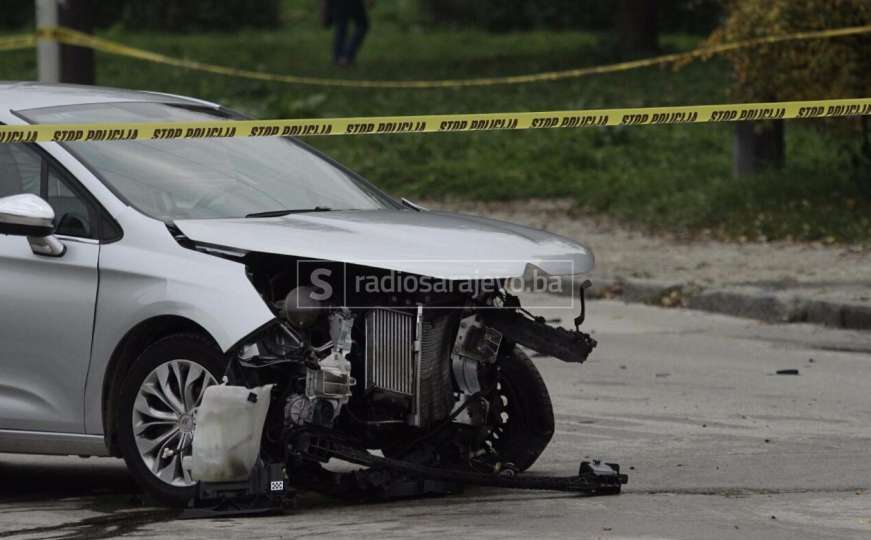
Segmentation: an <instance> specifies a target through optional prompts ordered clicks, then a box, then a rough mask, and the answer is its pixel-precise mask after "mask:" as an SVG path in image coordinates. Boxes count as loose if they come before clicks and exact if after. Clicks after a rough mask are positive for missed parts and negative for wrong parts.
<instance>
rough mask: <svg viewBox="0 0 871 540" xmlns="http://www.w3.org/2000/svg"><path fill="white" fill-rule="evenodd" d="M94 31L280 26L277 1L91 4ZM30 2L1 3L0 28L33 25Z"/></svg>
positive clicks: (115, 1) (142, 0)
mask: <svg viewBox="0 0 871 540" xmlns="http://www.w3.org/2000/svg"><path fill="white" fill-rule="evenodd" d="M90 3H91V4H92V7H91V12H92V13H93V17H94V23H95V24H96V26H97V27H109V26H112V25H116V24H121V25H123V26H125V27H126V28H130V29H155V30H162V31H168V32H182V31H191V30H213V31H214V30H236V29H239V28H240V27H241V28H272V27H276V26H278V25H279V24H280V17H279V12H280V7H281V3H282V2H281V0H112V1H98V0H91V1H90ZM34 12H35V9H34V2H33V0H3V9H2V10H0V28H7V29H22V28H24V27H27V26H31V25H33V19H34Z"/></svg>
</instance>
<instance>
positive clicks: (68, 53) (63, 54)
mask: <svg viewBox="0 0 871 540" xmlns="http://www.w3.org/2000/svg"><path fill="white" fill-rule="evenodd" d="M94 3H95V2H94V0H63V1H61V2H60V11H59V13H58V19H59V22H60V25H61V26H66V27H68V28H72V29H73V30H78V31H79V32H86V33H88V34H93V33H94V7H95V6H94ZM60 59H61V71H60V80H61V82H65V83H73V84H94V83H95V82H96V67H95V64H94V50H93V49H88V48H85V47H73V46H70V45H61V50H60Z"/></svg>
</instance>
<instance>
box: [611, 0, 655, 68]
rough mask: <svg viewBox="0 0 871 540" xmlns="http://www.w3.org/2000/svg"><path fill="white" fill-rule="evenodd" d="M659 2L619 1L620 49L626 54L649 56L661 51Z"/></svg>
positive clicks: (646, 0)
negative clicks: (658, 27)
mask: <svg viewBox="0 0 871 540" xmlns="http://www.w3.org/2000/svg"><path fill="white" fill-rule="evenodd" d="M658 13H659V6H658V0H619V4H618V6H617V21H616V23H617V24H616V27H617V39H618V47H619V48H620V50H621V51H622V52H623V53H624V54H629V55H634V56H638V55H647V54H652V53H656V52H658V51H659V31H658V29H657V16H658Z"/></svg>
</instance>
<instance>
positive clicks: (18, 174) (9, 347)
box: [0, 144, 100, 433]
mask: <svg viewBox="0 0 871 540" xmlns="http://www.w3.org/2000/svg"><path fill="white" fill-rule="evenodd" d="M17 193H33V194H36V195H39V196H41V197H42V198H43V199H45V200H46V201H48V202H49V204H51V205H52V207H53V208H54V210H55V224H56V234H57V236H58V237H59V238H60V239H61V241H62V242H63V243H64V245H65V246H66V253H65V254H64V255H63V256H61V257H46V256H41V255H35V254H34V253H33V251H32V250H31V248H30V245H29V243H28V241H27V238H24V237H20V236H3V235H0V430H26V431H41V432H54V433H83V432H84V389H85V379H86V376H87V372H88V363H89V361H90V353H91V338H92V334H93V326H94V310H95V307H96V299H97V284H98V268H97V263H98V259H99V253H100V244H99V241H98V240H97V238H98V235H97V234H95V232H96V231H95V230H94V229H95V228H96V227H95V225H96V223H98V221H99V218H98V217H97V216H98V215H99V214H98V213H97V208H96V207H95V204H94V203H93V202H92V200H91V199H90V198H89V197H87V196H86V195H85V194H84V193H83V190H82V188H81V187H80V186H79V185H78V184H77V183H76V182H74V181H73V180H72V179H71V178H69V177H68V176H65V174H64V173H63V172H62V171H61V170H60V169H59V167H57V166H56V165H54V164H53V162H51V161H50V160H49V159H48V158H47V157H46V156H44V155H43V154H42V153H41V152H40V151H38V150H37V149H35V148H33V147H30V146H28V145H22V144H0V197H5V196H8V195H14V194H17Z"/></svg>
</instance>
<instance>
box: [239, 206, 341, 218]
mask: <svg viewBox="0 0 871 540" xmlns="http://www.w3.org/2000/svg"><path fill="white" fill-rule="evenodd" d="M332 211H333V209H332V208H327V207H326V206H315V207H314V208H297V209H296V210H270V211H269V212H255V213H253V214H248V215H247V216H245V217H246V218H268V217H281V216H288V215H290V214H304V213H306V212H332Z"/></svg>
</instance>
